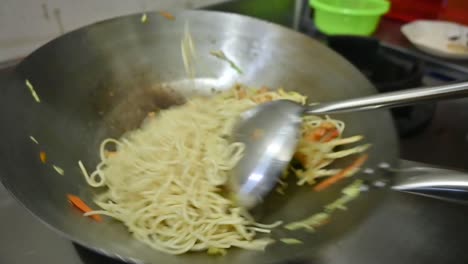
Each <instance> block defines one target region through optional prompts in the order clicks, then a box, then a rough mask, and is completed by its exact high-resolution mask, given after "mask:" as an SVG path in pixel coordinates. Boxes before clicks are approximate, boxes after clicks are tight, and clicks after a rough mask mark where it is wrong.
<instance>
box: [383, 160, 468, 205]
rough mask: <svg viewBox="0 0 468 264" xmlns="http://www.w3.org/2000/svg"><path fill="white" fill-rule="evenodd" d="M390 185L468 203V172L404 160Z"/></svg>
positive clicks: (433, 196) (405, 190)
mask: <svg viewBox="0 0 468 264" xmlns="http://www.w3.org/2000/svg"><path fill="white" fill-rule="evenodd" d="M396 172H397V174H398V175H399V176H398V177H397V179H396V180H395V182H394V183H393V184H392V186H391V187H390V188H391V189H393V190H395V191H400V192H406V193H413V194H419V195H423V196H428V197H432V198H436V199H441V200H446V201H450V202H456V203H462V204H468V174H467V173H465V172H461V171H454V170H449V169H442V168H438V167H432V166H431V165H427V164H422V166H421V164H420V163H413V162H411V161H404V162H403V164H402V166H401V167H400V169H398V170H396Z"/></svg>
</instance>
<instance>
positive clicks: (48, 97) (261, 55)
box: [0, 11, 398, 263]
mask: <svg viewBox="0 0 468 264" xmlns="http://www.w3.org/2000/svg"><path fill="white" fill-rule="evenodd" d="M140 16H141V15H131V16H126V17H120V18H116V19H111V20H107V21H104V22H100V23H97V24H94V25H91V26H88V27H84V28H82V29H79V30H76V31H74V32H71V33H68V34H66V35H64V36H62V37H60V38H58V39H56V40H54V41H52V42H50V43H48V44H46V45H45V46H43V47H41V48H40V49H38V50H37V51H35V52H34V53H32V54H31V55H30V56H28V57H27V58H26V59H25V60H24V61H23V62H22V63H21V64H20V65H19V66H18V67H17V68H16V69H15V72H14V81H13V82H12V85H10V86H8V87H2V89H1V90H0V100H1V101H0V109H1V112H2V114H1V115H0V116H1V123H2V124H3V125H4V129H2V131H1V136H2V141H1V149H0V158H1V161H2V164H3V165H2V166H1V169H0V179H1V182H2V183H3V184H4V185H5V186H6V188H7V189H8V190H9V191H10V192H11V193H12V194H13V195H14V196H15V197H16V198H17V199H18V200H19V201H20V202H21V203H22V204H23V205H24V206H25V207H26V208H27V209H29V211H31V212H32V213H33V214H34V215H35V216H36V217H37V218H38V219H40V220H41V221H42V222H44V223H45V224H46V225H48V226H49V227H51V228H53V229H54V230H56V231H57V232H58V233H60V234H62V235H64V236H65V237H67V238H69V239H71V240H73V241H74V242H76V243H78V244H80V245H83V246H85V247H88V248H90V249H93V250H95V251H97V252H99V253H102V254H105V255H109V256H111V257H115V258H119V259H122V260H125V261H134V262H144V263H185V262H186V261H190V262H191V263H215V262H216V263H283V262H287V261H290V260H292V259H305V260H314V259H317V258H320V257H321V254H322V252H326V251H329V250H331V249H333V247H334V246H335V245H337V243H338V244H339V243H341V242H342V241H346V240H349V239H352V238H353V236H352V233H353V232H352V231H353V230H355V229H356V228H359V227H361V226H363V225H365V219H366V217H367V216H368V215H370V214H372V212H374V211H375V210H377V209H378V207H379V206H380V205H381V204H382V203H383V202H384V201H385V200H386V199H388V197H389V195H390V194H389V192H387V191H379V192H372V191H371V192H368V193H366V194H365V195H362V196H361V197H360V198H358V199H357V200H355V201H353V202H352V204H350V207H351V208H350V209H349V210H348V211H347V212H339V213H337V214H335V215H334V217H333V220H332V222H331V223H330V224H328V225H326V226H324V227H323V228H322V229H320V230H319V231H318V232H317V233H315V234H310V233H304V232H295V233H287V232H286V231H284V230H277V231H275V232H274V233H273V234H272V236H273V237H285V236H286V237H291V236H293V237H296V238H298V239H300V240H302V241H304V244H302V245H295V246H291V245H285V244H282V243H276V244H273V245H272V246H270V247H268V248H267V250H266V252H255V251H246V250H240V249H232V250H230V251H229V252H228V255H227V256H226V257H223V258H217V257H212V256H208V255H206V254H205V253H191V254H186V255H182V256H172V255H167V254H164V253H161V252H158V251H156V250H153V249H150V248H149V247H147V246H146V245H144V244H142V243H140V242H138V241H137V240H135V239H133V238H132V237H131V235H130V234H129V233H128V232H127V230H126V228H125V227H124V226H123V225H122V224H121V223H119V222H116V221H112V220H110V219H106V221H105V222H103V223H96V222H94V221H92V220H90V219H89V218H87V217H82V216H81V213H80V212H79V211H77V210H76V209H74V208H73V207H71V206H70V204H69V203H68V201H67V199H66V195H67V194H69V193H72V194H76V195H78V196H80V197H81V198H82V199H83V200H85V201H86V202H87V203H88V204H90V205H92V206H93V207H95V208H96V206H95V205H94V204H93V202H92V196H93V195H94V194H95V192H96V190H93V189H91V188H89V187H88V186H87V185H86V183H85V181H84V179H83V177H82V175H81V172H80V170H79V167H78V165H77V162H78V160H82V161H83V163H84V164H85V166H86V167H87V168H88V170H91V169H92V168H93V167H94V166H95V165H96V164H97V162H98V158H99V157H98V146H99V143H100V141H101V140H103V139H104V138H106V137H119V136H120V135H122V134H123V133H125V132H126V131H128V130H130V129H134V128H137V127H138V125H139V123H140V122H141V120H142V119H143V118H144V116H145V115H146V114H147V112H149V111H154V110H158V109H165V108H168V107H170V106H173V105H177V104H182V103H183V102H184V101H185V100H186V99H187V98H190V97H192V96H195V95H209V94H211V93H212V90H213V89H215V90H225V89H228V88H230V87H231V86H232V85H234V84H235V83H236V82H239V83H243V84H246V85H249V86H263V85H266V86H269V87H275V88H278V87H284V88H285V89H286V90H295V91H298V92H300V93H303V94H305V95H307V96H308V97H309V98H310V99H311V100H313V101H330V100H340V99H345V98H350V97H357V96H362V95H367V94H373V93H375V92H376V90H375V89H374V88H373V87H372V85H371V84H370V83H369V82H368V81H367V80H366V79H365V78H364V77H363V76H362V75H361V74H360V73H359V72H358V70H357V69H355V68H354V67H353V66H351V64H349V63H348V62H347V61H345V60H344V59H343V58H341V57H340V56H339V55H337V54H336V53H334V52H332V51H331V50H329V49H328V48H326V47H325V46H323V45H321V44H320V43H318V42H316V41H314V40H312V39H310V38H308V37H306V36H303V35H301V34H299V33H296V32H293V31H291V30H288V29H285V28H282V27H280V26H277V25H273V24H270V23H267V22H263V21H260V20H256V19H253V18H248V17H244V16H239V15H233V14H225V13H218V12H209V11H183V12H179V13H175V20H168V19H166V18H164V17H163V16H161V15H159V14H158V13H152V14H148V21H147V22H146V23H142V22H140ZM186 22H188V24H189V28H190V31H191V33H192V36H193V39H194V42H195V45H196V49H197V54H198V57H197V61H196V69H197V72H196V79H195V80H189V79H187V77H186V73H185V71H184V67H183V62H182V57H181V51H180V41H181V39H182V35H183V31H184V25H185V23H186ZM212 50H222V51H224V52H225V54H226V55H227V56H228V57H230V58H232V59H233V60H234V61H235V63H236V64H237V65H238V66H239V67H240V68H241V69H242V71H243V74H239V73H238V72H237V71H236V70H234V69H232V68H231V67H230V66H229V64H228V63H226V62H223V61H220V60H219V59H217V58H215V57H213V56H210V55H209V54H210V51H212ZM26 79H28V80H29V81H30V82H31V84H32V85H33V86H34V88H35V90H36V92H37V94H38V95H39V97H40V99H41V102H40V103H37V102H35V101H34V99H33V97H32V96H31V93H30V91H29V90H28V88H27V87H26V85H25V80H26ZM336 117H337V118H340V119H342V120H344V121H345V122H346V124H347V128H346V135H354V134H363V135H364V136H365V138H366V141H368V142H370V143H372V148H371V149H370V150H369V156H370V159H369V161H368V163H367V166H368V167H369V168H376V167H377V165H378V164H379V163H381V162H386V163H389V164H390V165H392V166H396V165H397V164H396V161H397V158H398V148H397V145H398V144H397V139H396V133H395V130H394V126H393V123H392V121H391V118H390V115H389V113H388V112H387V111H374V112H365V113H356V114H346V115H339V116H336ZM30 136H33V137H34V138H35V139H37V141H38V142H39V144H34V143H33V142H32V141H31V140H30V138H29V137H30ZM40 151H44V152H46V153H47V164H42V163H41V161H40V159H39V152H40ZM343 162H346V160H344V161H343ZM348 162H349V161H348ZM51 165H57V166H60V167H61V168H63V169H64V171H65V174H64V175H60V174H58V173H56V172H55V171H54V170H53V168H52V166H51ZM338 165H339V164H338ZM338 165H337V166H338ZM344 184H346V183H342V184H339V185H337V186H336V187H334V188H332V189H330V190H329V191H327V192H323V193H320V194H317V193H313V192H312V191H311V190H310V188H307V187H304V188H294V187H292V188H290V189H288V190H287V192H288V194H287V196H286V197H283V196H276V195H271V197H268V199H267V200H266V202H265V203H264V204H263V205H262V206H261V207H260V208H257V209H256V210H255V211H254V215H255V216H256V218H257V219H258V220H259V221H261V222H265V223H269V222H272V221H275V220H278V219H281V220H283V221H286V222H289V221H294V220H298V219H302V218H304V217H306V216H309V215H311V214H313V213H316V212H319V211H321V210H322V206H323V205H325V204H326V203H329V202H331V201H333V200H334V199H335V198H337V197H338V196H339V194H340V190H341V188H342V187H343V186H344ZM292 185H293V184H292Z"/></svg>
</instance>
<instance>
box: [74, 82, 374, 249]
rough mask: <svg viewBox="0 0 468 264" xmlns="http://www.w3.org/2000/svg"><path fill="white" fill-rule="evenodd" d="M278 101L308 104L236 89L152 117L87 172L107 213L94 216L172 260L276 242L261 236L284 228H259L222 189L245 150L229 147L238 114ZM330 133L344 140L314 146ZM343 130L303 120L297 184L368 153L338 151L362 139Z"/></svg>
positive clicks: (111, 143)
mask: <svg viewBox="0 0 468 264" xmlns="http://www.w3.org/2000/svg"><path fill="white" fill-rule="evenodd" d="M278 99H289V100H294V101H297V102H300V103H302V104H304V103H305V101H306V98H305V97H304V96H302V95H300V94H298V93H294V92H284V91H283V90H278V91H269V90H267V89H259V90H254V89H245V88H243V87H240V86H237V87H235V88H234V89H232V90H231V91H228V92H224V93H220V94H217V95H215V96H213V97H210V98H194V99H191V100H189V101H188V102H187V103H186V104H184V105H182V106H177V107H173V108H170V109H168V110H164V111H161V112H159V113H157V114H151V115H149V116H148V118H146V120H145V121H144V122H143V124H142V126H141V127H140V128H139V129H137V130H134V131H131V132H129V133H127V134H125V135H124V136H123V137H122V138H120V139H106V140H104V141H103V142H102V144H101V150H100V156H101V162H100V163H99V165H98V166H97V168H96V170H95V171H94V172H93V173H91V174H90V175H88V174H87V173H86V171H85V170H84V168H82V169H83V172H84V174H85V176H86V177H85V178H86V180H87V182H88V184H89V185H90V186H92V187H101V188H104V189H103V190H104V192H103V193H102V194H101V195H99V196H97V197H95V202H96V204H97V205H99V207H101V210H97V211H93V212H90V213H87V215H90V214H101V215H107V216H110V217H112V218H115V219H117V220H119V221H121V222H123V223H124V224H125V225H126V226H127V228H128V230H129V231H130V232H131V233H132V234H133V235H134V237H135V238H137V239H138V240H140V241H142V242H144V243H146V244H148V245H149V246H151V247H153V248H155V249H157V250H160V251H163V252H167V253H170V254H181V253H185V252H188V251H201V250H208V252H217V250H221V251H223V250H224V249H227V248H230V247H239V248H245V249H255V250H262V249H264V248H265V246H266V245H268V244H269V243H271V242H272V240H271V239H269V238H268V235H261V234H259V233H266V234H267V233H269V232H270V231H271V229H272V228H274V227H276V226H278V225H280V224H281V223H280V222H278V223H272V224H268V225H267V224H260V223H257V222H255V221H254V220H253V219H252V218H251V217H249V216H248V215H247V214H246V213H244V212H243V210H241V208H239V207H237V206H236V205H235V203H234V202H233V201H231V200H230V199H228V198H227V197H226V193H225V191H224V190H223V187H224V186H225V184H226V183H227V181H228V172H229V170H231V169H232V168H233V167H234V166H235V165H236V163H237V162H238V161H239V160H240V159H241V157H242V155H243V151H244V147H245V146H244V145H243V144H242V143H238V142H230V141H229V138H230V133H231V131H232V129H233V125H234V124H235V122H236V121H237V120H238V117H239V115H240V114H241V113H242V112H244V111H246V110H247V109H250V108H252V107H255V106H256V105H257V104H259V103H263V102H266V101H271V100H278ZM323 127H325V128H326V127H329V128H333V129H335V130H336V131H337V132H338V133H337V134H336V135H335V136H334V137H333V138H330V139H329V140H326V141H320V140H319V141H310V140H307V137H308V136H309V135H310V134H311V132H316V130H318V129H323ZM344 128H345V125H344V123H343V122H341V121H337V120H332V119H330V118H328V117H326V118H321V117H316V116H309V117H306V118H304V123H303V128H302V134H303V136H304V138H303V139H302V140H301V141H300V143H299V148H298V150H297V154H298V156H297V157H298V159H299V160H300V161H301V162H302V164H303V168H302V169H299V170H295V173H296V175H297V177H298V184H300V185H302V184H305V183H308V184H314V183H315V181H316V179H317V178H321V177H327V176H330V175H334V174H336V173H337V172H338V171H339V170H336V169H327V168H326V166H327V165H329V164H330V163H332V162H333V160H335V159H338V158H341V157H344V156H348V155H351V154H355V153H359V152H362V151H364V150H365V149H366V148H367V146H365V145H364V146H358V147H354V148H349V149H346V150H341V151H337V152H335V151H334V148H335V147H336V146H338V145H344V144H349V143H354V142H357V141H359V140H361V137H360V136H354V137H350V138H342V137H341V134H342V132H343V129H344ZM354 172H355V171H354ZM354 172H352V173H354ZM278 190H280V191H284V190H281V189H278Z"/></svg>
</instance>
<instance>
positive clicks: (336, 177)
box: [314, 154, 368, 192]
mask: <svg viewBox="0 0 468 264" xmlns="http://www.w3.org/2000/svg"><path fill="white" fill-rule="evenodd" d="M367 158H368V155H367V154H364V155H362V156H360V157H359V158H357V159H356V160H355V161H354V162H353V163H352V164H351V165H349V166H348V167H346V168H344V169H343V170H341V171H340V172H338V173H337V174H335V175H334V176H331V177H330V178H328V179H326V180H324V181H322V182H320V183H319V184H317V185H315V187H314V191H316V192H319V191H323V190H325V189H326V188H328V187H330V186H331V185H333V184H335V183H337V182H338V181H340V180H342V179H344V178H345V177H346V176H348V174H349V172H350V171H352V170H354V169H357V168H359V167H361V166H362V164H364V162H366V160H367Z"/></svg>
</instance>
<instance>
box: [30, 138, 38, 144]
mask: <svg viewBox="0 0 468 264" xmlns="http://www.w3.org/2000/svg"><path fill="white" fill-rule="evenodd" d="M29 139H31V141H32V142H34V143H35V144H37V145H39V141H37V139H36V138H35V137H33V136H29Z"/></svg>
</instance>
